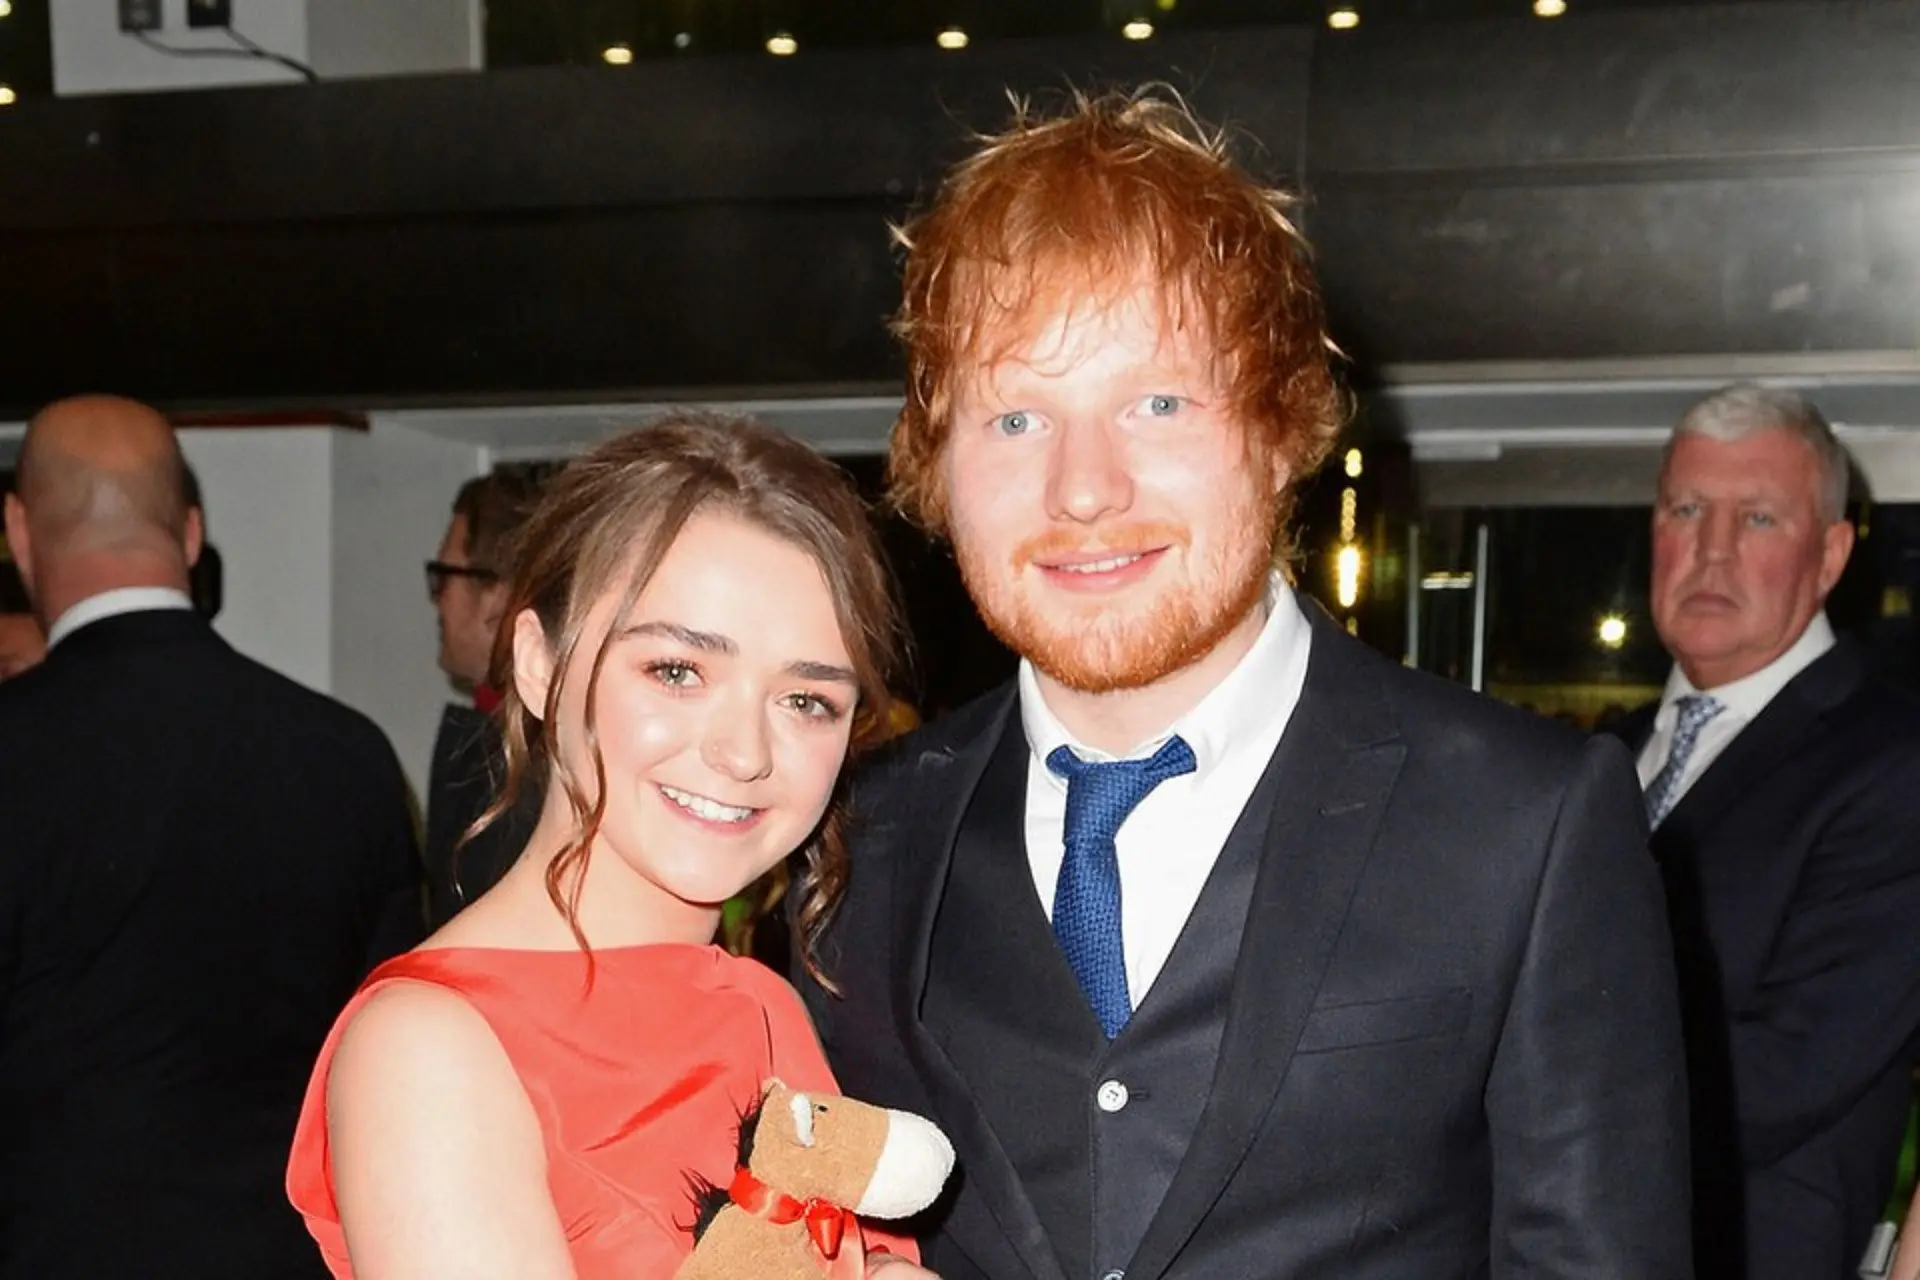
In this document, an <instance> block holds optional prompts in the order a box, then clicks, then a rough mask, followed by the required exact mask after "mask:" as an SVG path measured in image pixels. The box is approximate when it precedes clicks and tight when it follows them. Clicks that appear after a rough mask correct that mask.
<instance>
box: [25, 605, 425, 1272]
mask: <svg viewBox="0 0 1920 1280" xmlns="http://www.w3.org/2000/svg"><path fill="white" fill-rule="evenodd" d="M420 932H421V930H420V862H419V856H418V853H417V851H416V849H415V845H414V837H413V821H412V817H411V815H410V813H409V809H408V804H407V794H406V780H405V778H404V777H403V776H402V774H401V772H400V765H399V762H398V761H397V760H395V759H394V755H393V751H392V748H390V747H389V746H388V745H387V741H386V739H385V738H384V737H383V736H382V735H381V733H380V731H379V729H377V728H376V727H375V726H374V725H373V723H372V722H371V721H369V720H368V719H367V718H366V717H365V716H362V715H360V714H359V713H357V712H354V711H350V710H348V709H347V708H346V707H344V706H341V705H340V704H339V703H337V702H334V701H333V700H332V699H330V698H325V697H322V696H321V695H320V694H317V693H314V692H313V691H311V690H309V689H305V688H302V687H301V686H299V685H297V684H295V683H294V682H293V681H291V680H288V679H287V678H285V677H284V676H281V675H277V674H276V673H274V672H272V671H269V670H268V669H267V668H265V667H263V666H261V665H260V664H258V663H256V662H252V661H250V660H248V659H247V658H244V657H242V656H241V655H239V654H237V653H235V652H234V651H233V650H232V649H231V648H229V647H228V646H227V644H226V642H225V641H223V640H222V639H220V637H219V636H217V635H215V634H214V632H213V629H212V628H211V627H210V626H208V624H207V623H206V621H205V620H204V619H202V618H200V617H198V616H197V615H195V614H193V613H190V612H187V611H186V610H157V611H152V612H142V613H130V614H123V615H120V616H118V617H111V618H105V619H102V620H101V621H98V622H94V623H91V624H89V625H87V626H84V627H81V628H80V629H79V630H77V631H75V632H74V633H73V634H72V635H71V636H68V637H67V638H66V639H64V640H62V641H61V642H60V643H59V644H58V645H56V646H55V647H54V649H53V651H52V652H51V653H49V654H48V655H47V660H46V661H45V662H44V663H42V664H41V665H40V666H38V667H35V668H34V669H33V670H31V671H28V672H26V673H25V674H23V675H21V676H19V677H17V678H15V679H13V680H9V681H7V682H6V683H5V684H4V685H0V1280H99V1278H100V1277H105V1276H141V1277H147V1278H150V1280H174V1278H175V1277H178V1278H179V1280H187V1278H188V1277H192V1278H193V1280H294V1278H296V1277H301V1278H304V1277H312V1278H313V1280H324V1278H325V1276H326V1274H327V1270H326V1267H325V1265H324V1264H323V1263H322V1261H321V1258H320V1252H319V1250H318V1249H317V1248H315V1247H314V1243H313V1240H312V1238H311V1237H309V1236H308V1234H307V1231H306V1228H305V1226H304V1225H303V1224H302V1223H301V1221H300V1217H299V1215H298V1214H297V1213H295V1212H294V1210H293V1207H292V1206H291V1205H290V1204H288V1202H287V1193H286V1168H287V1151H288V1148H289V1146H290V1145H291V1144H292V1141H293V1126H294V1121H295V1119H296V1118H297V1117H298V1115H299V1112H300V1104H301V1101H302V1099H303V1098H304V1096H305V1093H306V1087H307V1080H308V1077H309V1076H310V1075H311V1074H312V1071H313V1063H314V1060H315V1059H316V1058H317V1057H318V1056H319V1054H320V1047H321V1044H322V1043H323V1042H324V1041H325V1039H326V1035H327V1031H328V1028H329V1027H330V1026H331V1025H332V1023H333V1020H334V1018H335V1017H336V1016H337V1015H338V1014H339V1012H340V1010H341V1008H342V1007H343V1006H344V1005H345V1004H346V1002H347V1000H348V998H349V997H350V996H351V995H352V994H353V991H354V988H355V987H356V986H357V985H358V984H359V982H360V979H361V978H362V977H363V976H364V975H365V973H366V972H367V970H368V968H369V967H370V966H371V965H372V964H373V963H374V962H375V961H377V960H379V959H382V958H384V956H385V955H387V954H391V953H393V952H394V951H397V950H404V949H405V948H407V947H409V946H411V945H413V944H414V943H415V942H418V941H419V938H420Z"/></svg>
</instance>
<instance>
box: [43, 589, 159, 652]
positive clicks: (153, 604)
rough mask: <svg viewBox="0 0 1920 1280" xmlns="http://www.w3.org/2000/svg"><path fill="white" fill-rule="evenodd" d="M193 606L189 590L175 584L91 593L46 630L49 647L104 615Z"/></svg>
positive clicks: (50, 648) (110, 616)
mask: <svg viewBox="0 0 1920 1280" xmlns="http://www.w3.org/2000/svg"><path fill="white" fill-rule="evenodd" d="M191 608H193V601H192V600H191V599H190V598H189V597H188V596H187V593H186V592H184V591H176V590H174V589H173V588H172V587H117V588H115V589H114V590H112V591H102V592H101V593H100V594H99V595H97V596H88V597H87V598H86V599H85V600H82V601H81V602H80V603H79V604H76V605H74V606H72V607H71V608H69V609H68V610H67V611H66V612H65V613H63V614H61V615H60V616H59V617H58V618H55V619H54V622H53V626H51V627H49V628H48V629H47V649H48V651H49V652H51V651H52V649H53V646H55V645H57V644H59V643H60V642H61V641H62V640H65V639H66V638H67V637H68V636H70V635H72V634H73V633H74V632H76V631H78V630H79V629H80V628H82V627H84V626H86V625H87V624H88V623H90V622H99V621H100V620H101V619H103V618H114V617H118V616H119V615H121V614H123V613H143V612H145V611H146V610H148V609H191Z"/></svg>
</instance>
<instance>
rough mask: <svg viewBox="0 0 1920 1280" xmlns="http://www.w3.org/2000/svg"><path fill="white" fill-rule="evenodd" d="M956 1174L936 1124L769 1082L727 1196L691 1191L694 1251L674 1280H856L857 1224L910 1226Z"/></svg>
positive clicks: (744, 1132) (743, 1127)
mask: <svg viewBox="0 0 1920 1280" xmlns="http://www.w3.org/2000/svg"><path fill="white" fill-rule="evenodd" d="M952 1171H953V1146H952V1144H951V1143H949V1142H948V1141H947V1136H946V1135H945V1134H943V1133H941V1132H940V1130H939V1129H938V1128H937V1127H935V1126H934V1124H933V1123H932V1122H931V1121H928V1120H923V1119H921V1118H920V1117H919V1116H916V1115H909V1114H908V1113H906V1112H904V1111H887V1110H883V1109H882V1108H880V1107H875V1106H871V1105H869V1104H867V1103H864V1102H855V1101H854V1100H853V1099H851V1098H841V1097H836V1096H833V1095H831V1094H823V1093H802V1092H799V1091H797V1090H794V1089H789V1088H788V1087H787V1086H786V1085H784V1084H781V1083H780V1082H779V1081H778V1080H775V1081H772V1082H771V1083H770V1084H768V1086H767V1088H766V1091H765V1092H764V1093H763V1094H762V1095H761V1098H760V1103H759V1105H758V1106H757V1107H756V1108H754V1109H753V1110H752V1111H750V1112H748V1114H747V1115H746V1116H744V1117H743V1118H742V1119H741V1121H740V1153H739V1167H738V1168H737V1169H736V1171H735V1173H734V1177H733V1182H732V1184H731V1185H729V1186H727V1187H725V1188H720V1187H714V1186H712V1185H705V1186H702V1187H699V1188H697V1192H698V1195H697V1199H698V1201H699V1212H698V1216H697V1218H696V1220H695V1222H694V1225H693V1234H694V1239H695V1242H696V1243H695V1244H694V1248H693V1253H692V1254H691V1255H690V1256H689V1257H688V1258H687V1260H686V1262H684V1263H682V1264H681V1266H680V1269H679V1270H678V1271H676V1272H674V1280H819V1278H820V1277H822V1276H829V1277H832V1278H833V1280H857V1278H858V1277H860V1276H863V1275H865V1274H866V1265H867V1263H866V1241H865V1239H864V1238H863V1237H862V1235H861V1233H860V1222H859V1217H856V1215H860V1216H864V1217H870V1218H906V1217H910V1216H912V1215H913V1214H916V1213H918V1212H920V1210H922V1209H924V1208H926V1207H927V1206H928V1205H930V1204H932V1203H933V1201H934V1198H935V1197H937V1196H938V1195H939V1194H940V1189H941V1188H942V1187H943V1186H945V1185H946V1181H947V1175H948V1174H949V1173H951V1172H952Z"/></svg>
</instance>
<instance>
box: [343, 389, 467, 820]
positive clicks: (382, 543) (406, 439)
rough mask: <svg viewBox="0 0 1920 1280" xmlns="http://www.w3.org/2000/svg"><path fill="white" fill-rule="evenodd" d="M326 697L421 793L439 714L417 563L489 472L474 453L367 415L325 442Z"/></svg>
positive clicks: (441, 695) (441, 685)
mask: <svg viewBox="0 0 1920 1280" xmlns="http://www.w3.org/2000/svg"><path fill="white" fill-rule="evenodd" d="M331 444H332V456H331V474H332V484H333V492H332V511H333V526H332V564H331V573H332V577H331V592H330V594H331V598H332V601H333V610H332V618H331V632H330V636H331V653H332V679H333V687H332V689H331V692H332V693H333V695H334V696H335V697H337V698H339V699H340V700H341V701H343V702H345V703H347V704H348V705H349V706H352V707H357V708H359V709H360V710H361V711H364V712H366V713H367V714H368V715H370V716H372V717H373V719H374V721H375V722H376V723H377V724H379V726H380V727H381V728H382V729H384V730H385V731H386V734H387V737H388V739H389V740H390V741H391V742H392V743H393V747H394V750H395V751H397V752H399V754H400V762H401V764H402V765H404V766H405V767H406V770H407V776H408V778H409V779H411V780H412V782H413V785H414V790H415V793H416V794H417V795H421V796H424V795H425V794H426V781H427V763H428V761H429V759H430V758H431V757H432V754H433V735H434V730H435V729H436V728H437V727H438V726H439V723H440V709H441V707H442V706H444V705H445V704H446V703H447V701H448V700H449V699H451V698H452V697H453V696H454V695H453V690H452V688H451V686H450V685H449V684H448V683H447V679H446V677H445V676H444V675H443V674H442V673H441V671H440V668H439V665H438V662H437V657H438V654H439V643H440V642H439V631H438V626H437V623H436V621H435V615H434V611H433V606H432V605H431V604H430V603H429V602H428V600H427V587H426V573H425V567H424V566H425V564H426V562H427V561H428V560H430V559H432V557H433V553H434V552H435V551H436V550H437V549H438V548H439V546H440V538H441V535H442V534H444V533H445V532H446V528H447V520H448V517H449V511H448V508H449V507H450V506H451V505H452V502H453V495H454V493H455V491H456V490H458V489H459V487H460V485H461V483H462V482H463V481H465V480H467V479H468V478H469V477H471V476H474V475H478V474H479V473H480V472H482V471H484V470H485V469H486V467H487V465H488V461H487V457H486V454H485V451H484V450H482V449H481V448H480V447H479V446H477V445H473V444H467V443H462V442H459V441H451V440H444V439H440V438H437V437H434V436H428V435H423V434H421V433H419V432H416V431H410V430H408V429H406V428H405V427H398V426H393V425H391V424H388V423H384V422H382V421H381V420H379V419H377V418H376V419H375V421H374V423H373V427H372V430H371V431H368V432H364V433H362V432H349V431H340V432H335V433H334V434H333V437H332V441H331Z"/></svg>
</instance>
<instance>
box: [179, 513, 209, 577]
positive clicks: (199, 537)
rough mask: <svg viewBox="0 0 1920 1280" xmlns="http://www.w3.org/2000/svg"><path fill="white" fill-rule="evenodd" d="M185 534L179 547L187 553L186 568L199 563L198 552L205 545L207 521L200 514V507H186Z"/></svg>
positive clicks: (204, 547) (204, 548)
mask: <svg viewBox="0 0 1920 1280" xmlns="http://www.w3.org/2000/svg"><path fill="white" fill-rule="evenodd" d="M184 533H185V536H184V537H182V538H181V540H180V544H181V547H182V548H183V549H184V550H185V551H186V553H187V568H189V569H191V568H193V566H195V565H196V564H199V563H200V553H201V552H202V551H204V550H206V547H207V522H206V519H205V517H203V516H202V515H201V514H200V508H198V507H188V508H187V524H186V529H185V530H184Z"/></svg>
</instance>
